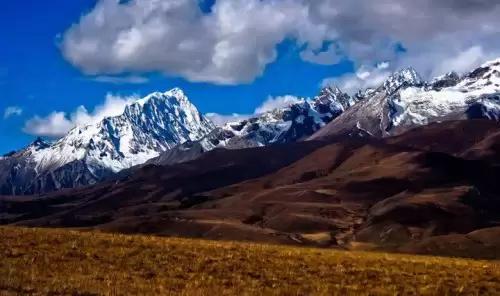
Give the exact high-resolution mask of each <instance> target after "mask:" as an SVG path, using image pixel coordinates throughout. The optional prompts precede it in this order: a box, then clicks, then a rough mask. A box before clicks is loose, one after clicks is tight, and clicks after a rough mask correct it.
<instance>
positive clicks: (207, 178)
mask: <svg viewBox="0 0 500 296" xmlns="http://www.w3.org/2000/svg"><path fill="white" fill-rule="evenodd" d="M499 94H500V60H495V61H491V62H488V63H485V64H483V65H482V66H480V67H478V68H477V69H474V70H473V71H471V72H468V73H465V74H464V75H458V74H457V73H454V72H450V73H448V74H445V75H443V76H441V77H437V78H434V79H432V80H430V81H425V80H424V79H422V78H421V77H420V75H419V74H418V73H417V72H416V71H415V70H414V69H412V68H406V69H403V70H401V71H398V72H396V73H394V74H393V75H391V76H390V77H389V78H388V79H387V80H386V81H385V82H384V83H383V84H381V85H380V86H379V87H377V88H374V89H366V90H360V91H359V92H358V93H357V94H356V95H355V96H349V95H347V94H345V93H343V92H342V91H341V90H340V89H338V88H337V87H334V86H332V87H327V88H324V89H322V90H321V92H320V94H319V95H318V96H316V97H314V98H312V99H302V100H299V101H297V102H295V103H292V104H289V105H287V106H284V107H282V108H278V109H275V110H271V111H269V112H265V113H262V114H257V115H255V116H253V117H252V118H249V119H244V120H239V121H235V122H229V123H226V124H224V125H222V126H215V125H214V124H213V123H211V122H210V120H209V119H207V118H206V117H205V116H203V115H202V114H200V113H199V112H198V110H197V109H196V107H195V106H194V105H193V104H191V103H190V102H189V100H188V98H187V96H186V95H185V94H184V93H183V92H182V90H180V89H173V90H170V91H167V92H164V93H160V92H157V93H153V94H150V95H148V96H146V97H144V98H143V99H140V100H138V101H136V102H134V103H131V104H129V105H127V106H126V108H125V110H124V112H123V114H121V115H119V116H116V117H109V118H105V119H103V120H102V121H100V122H98V123H96V124H92V125H87V126H78V127H75V128H74V129H73V130H71V131H70V132H69V133H68V135H66V136H65V137H63V138H61V139H59V140H57V141H55V142H53V143H47V142H45V141H43V140H42V139H37V140H35V141H34V142H33V143H32V144H31V145H29V146H28V147H26V148H25V149H22V150H20V151H17V152H14V153H10V154H8V155H6V156H4V157H2V158H1V159H0V194H3V195H5V196H3V197H2V196H0V223H1V224H15V225H24V226H42V227H71V228H75V227H76V228H84V229H98V230H102V231H112V232H123V233H148V234H156V235H168V236H187V237H197V238H208V239H231V240H250V241H260V242H271V243H285V244H299V245H311V246H323V247H337V248H345V249H362V250H388V251H395V252H410V253H420V254H434V255H451V256H465V257H478V258H497V259H498V258H500V241H499V240H498V237H499V235H500V215H499V213H500V188H499V187H498V185H497V183H498V181H497V180H498V179H499V178H500V124H499V123H498V120H499V118H500V95H499ZM20 195H24V196H20Z"/></svg>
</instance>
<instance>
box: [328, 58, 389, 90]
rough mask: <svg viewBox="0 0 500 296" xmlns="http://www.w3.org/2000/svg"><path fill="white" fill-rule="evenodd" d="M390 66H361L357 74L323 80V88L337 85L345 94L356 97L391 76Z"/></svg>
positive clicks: (382, 64)
mask: <svg viewBox="0 0 500 296" xmlns="http://www.w3.org/2000/svg"><path fill="white" fill-rule="evenodd" d="M389 67H390V64H389V63H387V62H384V63H380V64H377V66H375V67H369V66H361V67H360V68H359V69H358V70H357V71H356V72H355V73H348V74H345V75H342V76H340V77H331V78H326V79H324V80H323V82H322V83H321V85H322V86H323V87H325V86H329V85H336V86H338V88H340V89H341V90H342V91H343V92H345V93H347V94H350V95H354V94H355V93H356V92H357V91H358V90H364V89H367V88H375V87H378V86H380V85H382V83H384V81H385V80H386V79H387V78H388V77H389V76H390V75H391V71H390V70H389Z"/></svg>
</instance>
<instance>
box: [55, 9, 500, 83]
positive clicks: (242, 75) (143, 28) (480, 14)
mask: <svg viewBox="0 0 500 296" xmlns="http://www.w3.org/2000/svg"><path fill="white" fill-rule="evenodd" d="M499 14H500V2H499V1H491V0H442V1H435V0H420V1H415V0H380V1H373V0H315V1H308V0H264V1H262V0H217V1H216V2H215V4H214V5H213V7H212V9H211V12H210V13H203V12H202V11H201V10H200V8H199V6H198V0H154V1H152V0H129V1H120V0H100V1H98V2H97V4H96V6H95V7H94V8H93V9H92V10H91V11H90V12H89V13H87V14H86V15H83V16H82V17H81V19H80V20H79V21H78V23H76V24H74V25H73V26H72V27H71V28H69V29H68V30H67V31H66V32H65V33H64V35H63V38H62V43H61V49H62V52H63V54H64V56H65V57H66V59H67V60H69V61H70V62H71V63H73V64H74V65H75V66H77V67H78V68H80V69H82V70H83V71H84V72H85V73H88V74H92V75H111V74H118V73H143V72H150V71H159V72H163V73H166V74H168V75H173V76H181V77H184V78H186V79H188V80H191V81H204V82H212V83H219V84H237V83H245V82H251V81H253V80H254V79H255V78H256V77H257V76H259V75H261V74H262V73H263V71H264V69H265V67H266V65H268V64H269V63H271V62H273V61H274V60H275V59H276V56H277V52H276V47H277V45H278V44H280V43H281V42H282V41H283V40H286V39H289V40H294V41H296V43H297V45H298V46H299V48H301V49H302V51H301V53H300V56H301V57H302V59H303V60H306V61H309V62H312V63H319V64H325V65H331V64H335V63H336V62H338V61H339V60H340V59H342V58H347V59H350V60H352V61H354V62H355V64H356V67H360V66H361V65H373V64H376V63H377V62H380V61H389V62H390V63H391V65H393V66H394V67H402V66H414V67H415V68H417V70H419V71H420V72H421V73H422V74H423V75H424V76H430V75H434V74H440V73H438V72H440V71H442V70H441V64H442V62H443V61H444V60H446V59H447V58H448V57H457V56H460V54H462V53H467V51H468V50H469V49H472V48H476V49H477V48H481V49H482V51H477V50H476V51H473V52H469V53H468V54H470V55H472V56H473V60H474V63H472V64H474V65H476V64H478V63H481V62H484V61H485V60H486V59H488V58H489V57H491V56H495V55H499V54H500V38H498V36H499V34H500V18H498V15H499ZM325 42H326V43H328V44H330V45H329V47H328V48H327V49H326V50H323V51H322V49H323V45H324V44H325ZM333 44H334V45H333ZM401 45H402V46H403V47H404V48H405V51H404V53H403V52H402V51H399V52H398V51H397V50H395V48H398V47H399V48H400V47H401ZM466 56H467V55H465V56H463V59H460V62H458V61H455V64H452V65H450V66H455V67H457V68H465V67H466V66H468V65H466V64H467V63H466V61H467V58H466ZM476 60H477V61H478V62H475V61H476ZM384 65H385V64H383V63H382V64H381V66H382V67H383V66H384ZM379 70H384V69H383V68H381V69H379ZM447 70H448V69H447ZM426 78H429V77H426Z"/></svg>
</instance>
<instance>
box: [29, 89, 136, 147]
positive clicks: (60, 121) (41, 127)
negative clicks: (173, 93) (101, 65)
mask: <svg viewBox="0 0 500 296" xmlns="http://www.w3.org/2000/svg"><path fill="white" fill-rule="evenodd" d="M137 99H138V97H137V96H128V97H121V96H116V95H112V94H107V95H106V98H105V100H104V102H103V103H102V104H100V105H97V106H96V107H95V108H94V109H93V111H92V112H89V111H88V110H87V109H86V108H85V107H84V106H79V107H78V108H76V110H75V111H73V112H72V113H71V114H67V113H65V112H58V111H54V112H52V113H50V114H49V115H47V116H45V117H41V116H38V115H36V116H34V117H33V118H31V119H29V120H28V121H26V123H25V125H24V128H23V131H24V132H25V133H27V134H30V135H35V136H44V137H51V138H59V137H62V136H64V135H66V134H67V133H68V132H69V131H70V130H71V129H72V128H74V127H75V126H82V125H87V124H93V123H97V122H99V121H101V120H102V119H104V118H105V117H111V116H118V115H120V114H122V113H123V111H124V110H125V106H127V104H130V103H131V102H133V101H135V100H137Z"/></svg>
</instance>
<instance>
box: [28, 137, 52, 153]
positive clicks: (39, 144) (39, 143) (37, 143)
mask: <svg viewBox="0 0 500 296" xmlns="http://www.w3.org/2000/svg"><path fill="white" fill-rule="evenodd" d="M49 146H50V144H49V143H48V142H46V141H45V140H43V139H42V138H41V137H37V138H36V139H35V140H34V141H33V142H32V143H31V144H30V145H29V147H34V148H35V149H37V150H38V149H44V148H47V147H49Z"/></svg>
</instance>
